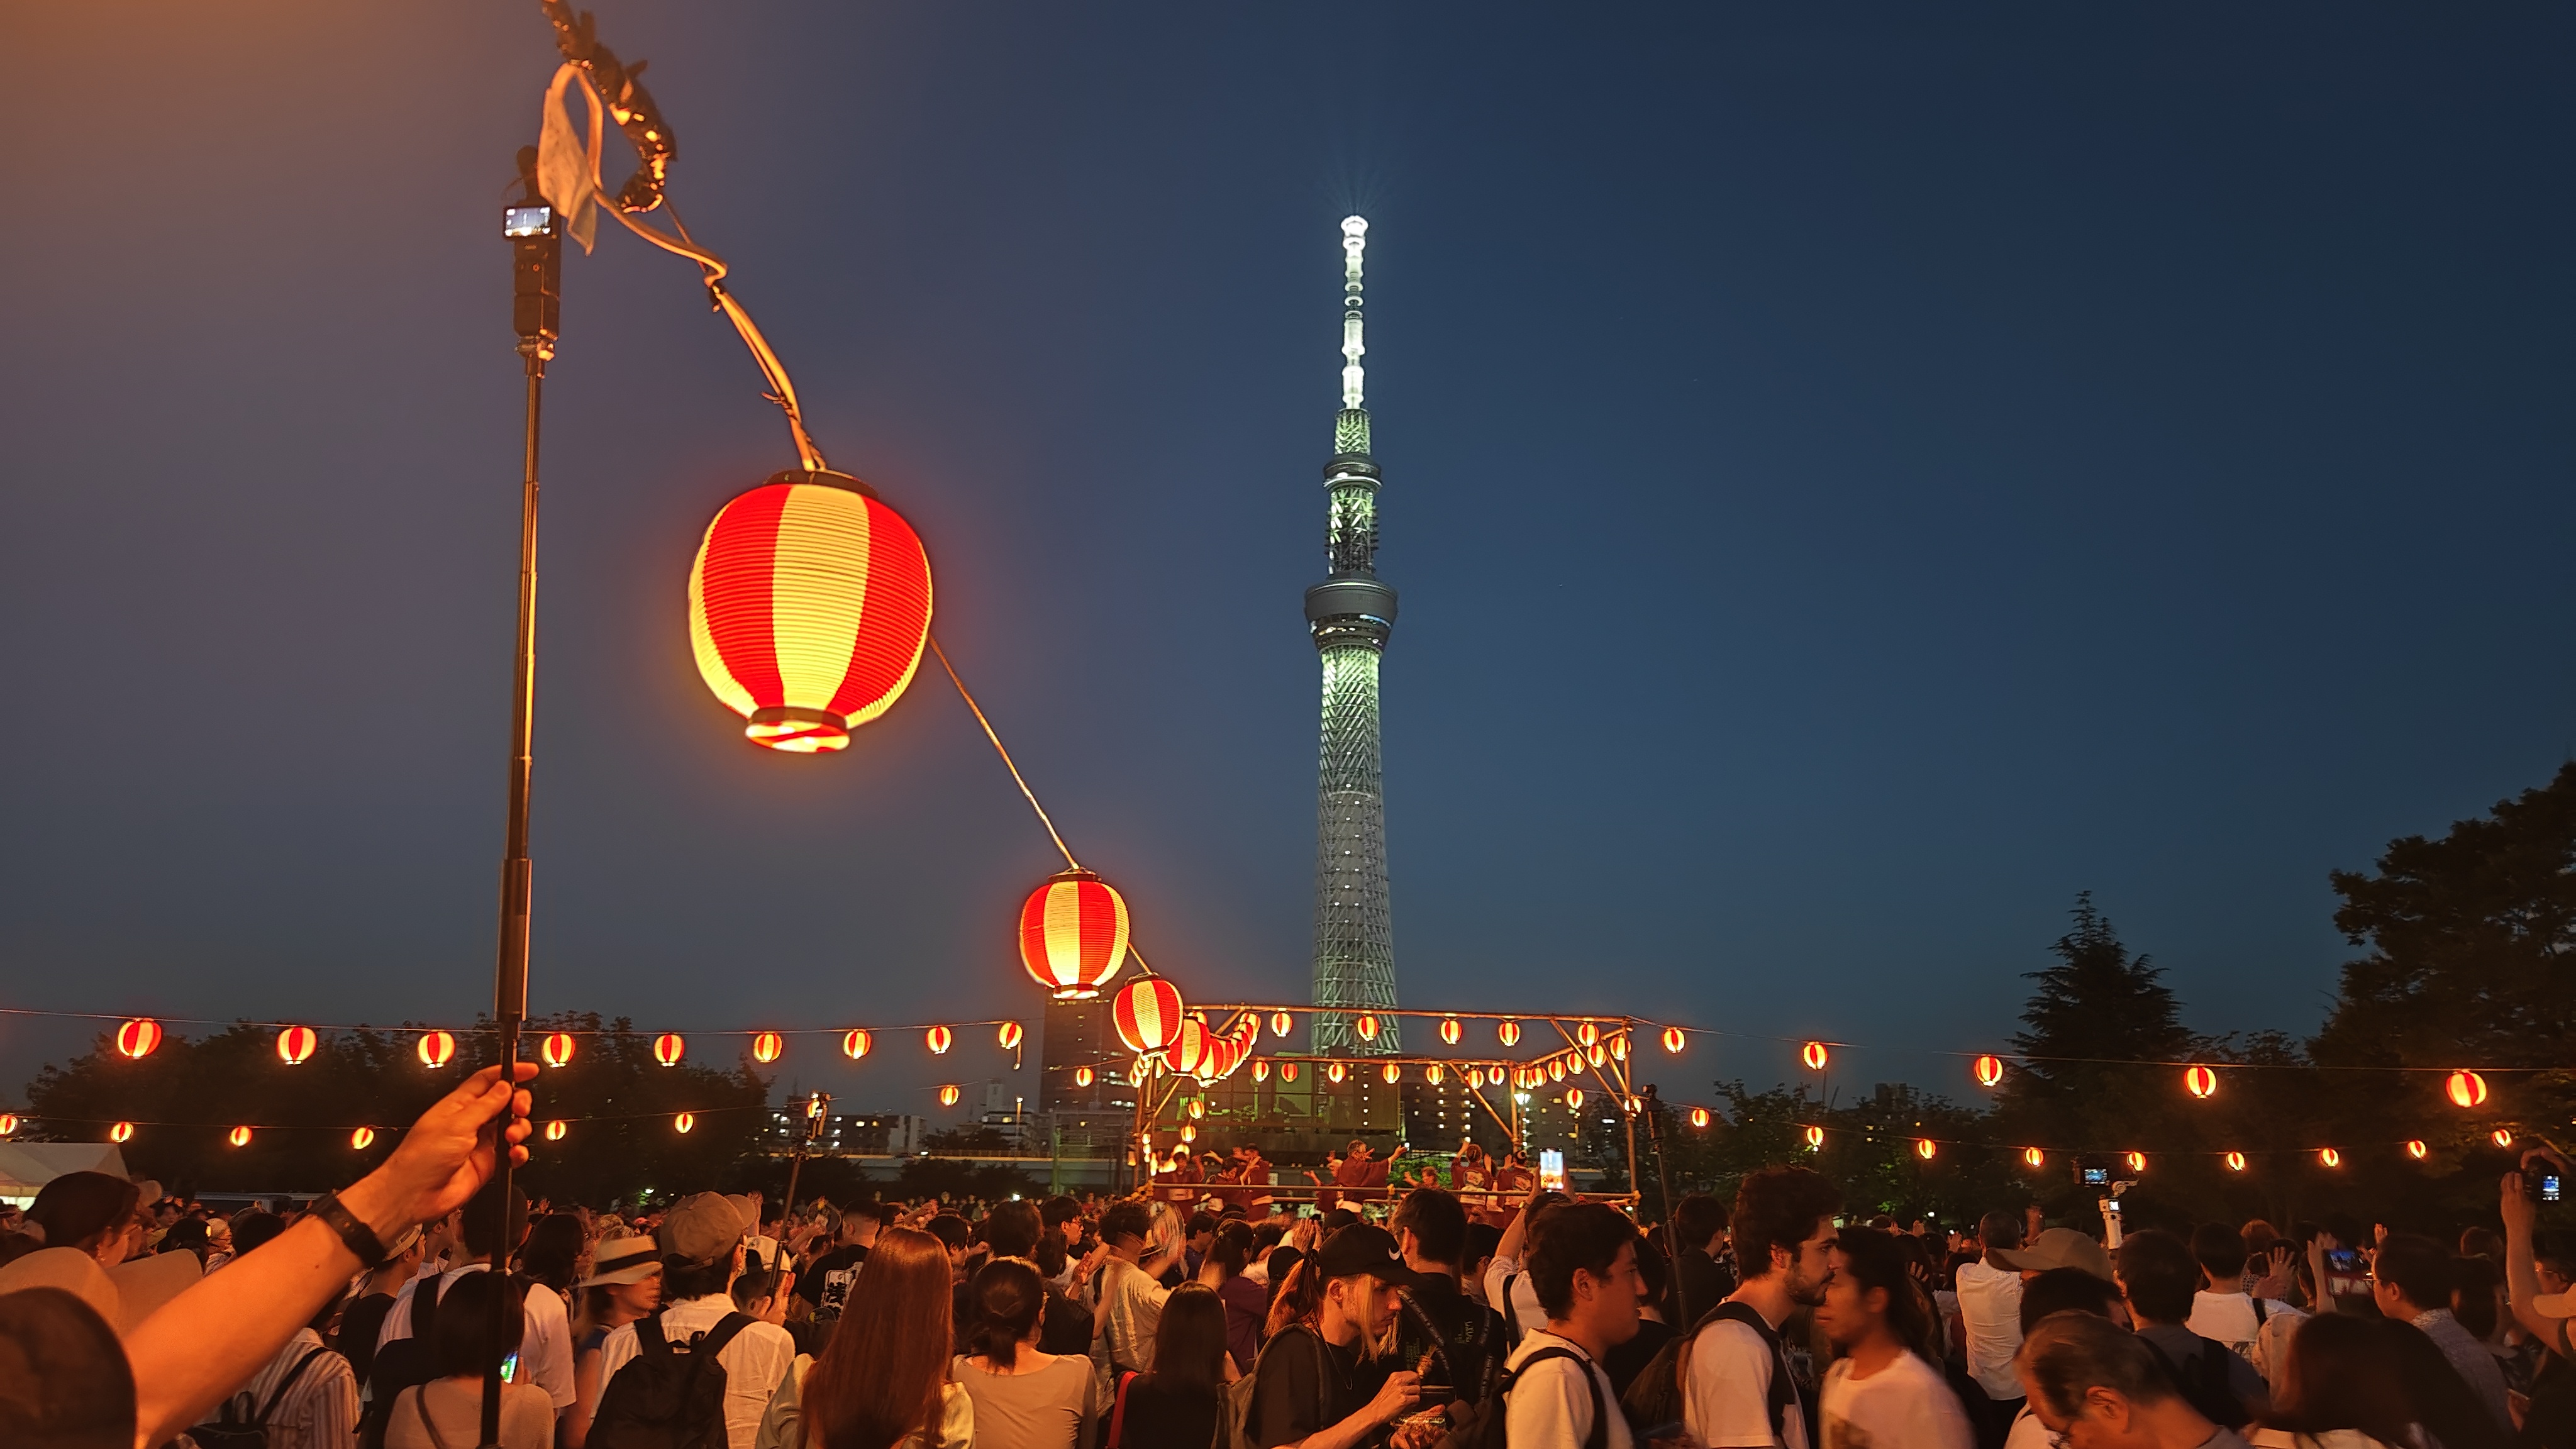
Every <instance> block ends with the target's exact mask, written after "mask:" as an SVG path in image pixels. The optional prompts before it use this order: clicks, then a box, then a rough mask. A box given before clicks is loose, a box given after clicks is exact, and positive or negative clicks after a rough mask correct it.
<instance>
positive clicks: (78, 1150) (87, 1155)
mask: <svg viewBox="0 0 2576 1449" xmlns="http://www.w3.org/2000/svg"><path fill="white" fill-rule="evenodd" d="M66 1172H104V1173H106V1174H108V1175H109V1176H111V1177H123V1176H125V1154H124V1153H123V1152H121V1151H119V1150H118V1149H117V1146H116V1144H115V1143H113V1142H0V1202H12V1203H16V1204H17V1205H18V1206H20V1207H25V1206H26V1205H27V1204H29V1203H31V1202H34V1201H35V1200H36V1193H37V1190H38V1189H40V1188H42V1187H43V1186H44V1185H45V1184H46V1183H49V1182H51V1181H53V1180H54V1179H55V1178H58V1177H60V1176H62V1175H63V1174H64V1173H66Z"/></svg>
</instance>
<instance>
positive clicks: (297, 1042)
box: [277, 1026, 319, 1067]
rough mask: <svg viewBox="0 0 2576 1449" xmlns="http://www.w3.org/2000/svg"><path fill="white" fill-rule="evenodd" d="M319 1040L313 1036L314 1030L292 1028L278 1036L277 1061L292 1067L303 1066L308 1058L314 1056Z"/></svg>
mask: <svg viewBox="0 0 2576 1449" xmlns="http://www.w3.org/2000/svg"><path fill="white" fill-rule="evenodd" d="M317 1040H319V1038H317V1037H315V1036H314V1035H313V1028H311V1027H309V1026H290V1027H288V1028H286V1029H285V1030H283V1031H281V1032H279V1033H278V1034H277V1059H278V1060H279V1061H281V1062H284V1063H286V1064H287V1065H288V1066H290V1067H293V1066H301V1065H303V1063H304V1060H305V1059H306V1058H307V1057H310V1056H312V1055H313V1046H314V1043H315V1042H316V1041H317Z"/></svg>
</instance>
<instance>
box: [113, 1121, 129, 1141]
mask: <svg viewBox="0 0 2576 1449" xmlns="http://www.w3.org/2000/svg"><path fill="white" fill-rule="evenodd" d="M107 1140H108V1141H110V1142H131V1141H133V1140H134V1124H133V1123H131V1122H119V1123H117V1124H116V1125H115V1126H113V1127H110V1128H108V1129H107Z"/></svg>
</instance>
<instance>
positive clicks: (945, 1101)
mask: <svg viewBox="0 0 2576 1449" xmlns="http://www.w3.org/2000/svg"><path fill="white" fill-rule="evenodd" d="M939 1105H940V1106H942V1107H954V1106H956V1105H957V1089H956V1088H955V1087H953V1086H952V1087H942V1088H940V1089H939Z"/></svg>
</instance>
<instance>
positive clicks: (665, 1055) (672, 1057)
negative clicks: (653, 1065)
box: [653, 1031, 689, 1067]
mask: <svg viewBox="0 0 2576 1449" xmlns="http://www.w3.org/2000/svg"><path fill="white" fill-rule="evenodd" d="M688 1050H689V1044H688V1043H687V1042H685V1041H682V1040H681V1039H680V1034H679V1033H678V1032H676V1031H666V1032H664V1033H662V1034H661V1035H660V1036H657V1037H655V1038H653V1060H655V1061H657V1062H660V1063H661V1064H662V1065H664V1066H666V1067H676V1066H678V1065H679V1064H680V1058H681V1057H683V1056H686V1055H687V1054H688Z"/></svg>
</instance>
